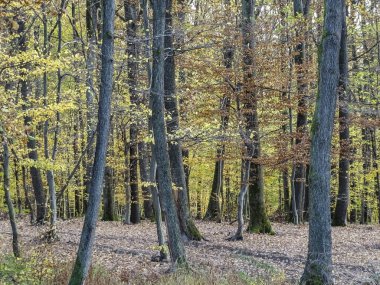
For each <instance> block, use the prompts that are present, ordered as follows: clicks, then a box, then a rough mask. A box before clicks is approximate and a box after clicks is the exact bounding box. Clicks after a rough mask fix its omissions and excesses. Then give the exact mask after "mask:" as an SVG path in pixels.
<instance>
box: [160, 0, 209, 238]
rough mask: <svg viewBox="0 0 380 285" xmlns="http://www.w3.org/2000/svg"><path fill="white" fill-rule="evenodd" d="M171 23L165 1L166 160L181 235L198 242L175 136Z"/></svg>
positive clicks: (169, 3)
mask: <svg viewBox="0 0 380 285" xmlns="http://www.w3.org/2000/svg"><path fill="white" fill-rule="evenodd" d="M172 25H173V19H172V0H166V13H165V41H164V42H165V51H166V54H165V64H164V68H165V72H164V73H165V75H164V89H165V109H166V111H167V112H168V113H169V114H170V119H169V120H167V121H166V128H167V132H168V134H169V135H172V136H173V139H172V141H171V142H169V158H170V167H171V175H172V178H173V182H174V185H175V186H176V188H177V189H175V190H176V191H177V193H178V216H179V222H180V229H181V232H182V234H183V235H185V236H186V237H187V238H188V239H192V240H201V238H202V236H201V234H200V233H199V231H198V229H197V227H196V226H195V224H194V221H193V220H192V219H191V216H190V212H189V201H188V196H187V188H186V176H185V171H184V166H183V158H182V142H181V140H180V139H178V138H176V137H175V136H176V132H177V131H178V130H179V110H178V102H177V98H176V96H175V92H176V82H175V61H174V45H173V27H172Z"/></svg>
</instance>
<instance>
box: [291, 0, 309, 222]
mask: <svg viewBox="0 0 380 285" xmlns="http://www.w3.org/2000/svg"><path fill="white" fill-rule="evenodd" d="M309 2H310V1H302V0H294V8H293V10H294V15H296V16H297V15H302V16H303V18H304V19H306V18H307V14H308V10H309V9H308V5H309ZM296 34H297V35H298V36H300V35H299V31H297V32H296ZM294 61H295V69H296V72H297V93H298V98H299V100H298V106H297V123H296V124H297V136H296V140H295V143H296V146H297V145H299V146H300V145H301V147H304V146H302V142H303V141H304V138H305V136H306V132H307V130H306V127H307V84H306V83H305V74H304V73H305V72H304V69H305V67H304V65H305V42H300V43H298V44H297V46H296V55H295V57H294ZM300 159H301V160H302V159H304V158H303V157H301V158H300ZM300 159H297V161H296V163H295V164H294V168H295V169H294V182H293V183H294V192H295V193H294V195H293V196H294V202H295V205H294V206H293V210H295V211H297V213H295V212H294V211H293V216H294V215H295V214H297V217H298V218H297V219H293V220H294V221H295V222H297V223H302V222H303V216H304V213H303V209H304V199H303V198H304V196H305V194H304V189H305V183H306V166H305V162H303V161H300Z"/></svg>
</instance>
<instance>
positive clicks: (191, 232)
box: [186, 219, 203, 241]
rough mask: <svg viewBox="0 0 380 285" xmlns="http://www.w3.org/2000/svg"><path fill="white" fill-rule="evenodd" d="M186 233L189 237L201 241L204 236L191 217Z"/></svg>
mask: <svg viewBox="0 0 380 285" xmlns="http://www.w3.org/2000/svg"><path fill="white" fill-rule="evenodd" d="M186 235H187V237H188V238H189V239H191V240H196V241H200V240H202V238H203V237H202V234H201V233H200V232H199V230H198V228H197V226H196V225H195V223H194V221H193V220H191V219H189V220H188V221H187V223H186Z"/></svg>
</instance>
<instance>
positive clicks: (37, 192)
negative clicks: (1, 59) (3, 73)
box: [17, 19, 46, 224]
mask: <svg viewBox="0 0 380 285" xmlns="http://www.w3.org/2000/svg"><path fill="white" fill-rule="evenodd" d="M17 24H18V30H17V33H18V35H19V36H20V37H19V38H18V50H19V51H20V52H26V51H27V42H26V34H25V22H24V20H21V19H19V20H18V21H17ZM20 84H21V96H22V99H23V101H24V102H23V105H22V109H23V111H26V110H28V109H29V107H30V101H29V95H30V94H29V90H28V82H27V81H26V80H23V79H22V80H20ZM31 123H32V117H31V116H29V115H25V116H24V125H25V127H26V135H27V137H28V141H27V147H28V150H29V153H28V157H29V159H31V160H33V161H37V160H38V153H37V149H36V147H37V144H36V138H35V133H34V131H32V130H28V129H29V128H30V125H31ZM30 175H31V177H32V185H33V190H34V197H35V200H36V204H37V214H36V223H37V224H43V223H44V221H45V214H46V205H45V193H44V192H45V191H44V188H43V183H42V178H41V172H40V170H39V169H38V168H36V167H35V166H32V167H30Z"/></svg>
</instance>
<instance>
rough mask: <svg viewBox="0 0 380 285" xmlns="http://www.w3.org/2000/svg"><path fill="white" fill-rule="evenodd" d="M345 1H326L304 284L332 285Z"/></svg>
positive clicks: (315, 121)
mask: <svg viewBox="0 0 380 285" xmlns="http://www.w3.org/2000/svg"><path fill="white" fill-rule="evenodd" d="M343 7H344V6H343V1H342V0H335V1H333V0H325V16H324V26H323V34H322V42H321V46H320V49H321V51H320V66H319V81H318V94H317V100H316V105H315V111H314V117H313V122H312V127H311V158H310V176H309V185H310V193H309V207H310V210H309V211H310V217H309V242H308V255H307V261H306V265H305V269H304V272H303V275H302V277H301V284H332V279H331V273H332V258H331V215H330V179H331V161H330V159H331V157H330V155H331V140H332V131H333V125H334V114H335V108H336V100H337V87H338V82H339V50H340V45H341V33H342V23H343Z"/></svg>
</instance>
